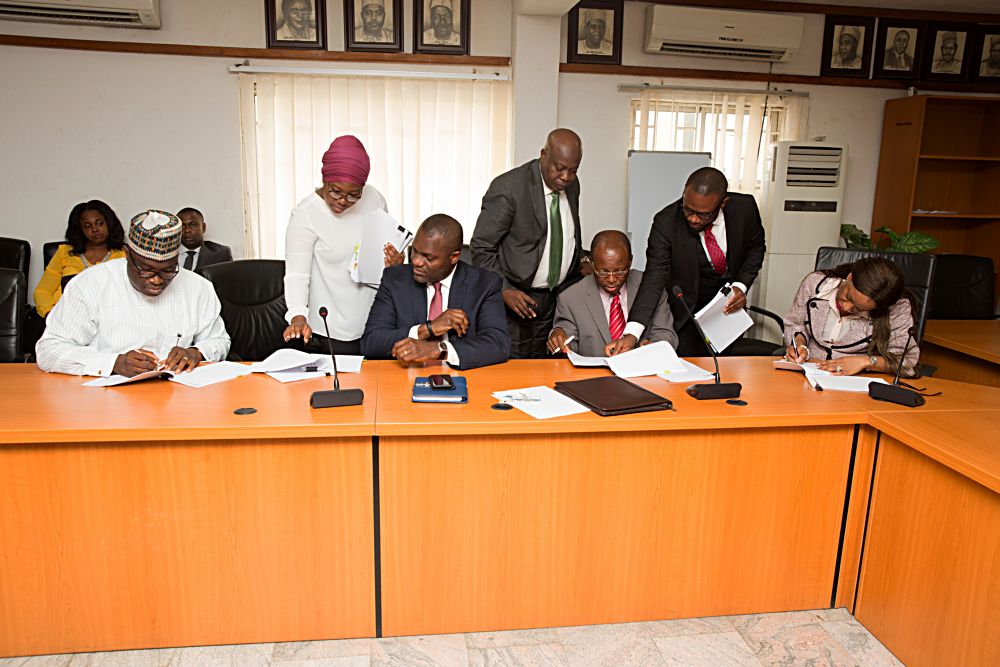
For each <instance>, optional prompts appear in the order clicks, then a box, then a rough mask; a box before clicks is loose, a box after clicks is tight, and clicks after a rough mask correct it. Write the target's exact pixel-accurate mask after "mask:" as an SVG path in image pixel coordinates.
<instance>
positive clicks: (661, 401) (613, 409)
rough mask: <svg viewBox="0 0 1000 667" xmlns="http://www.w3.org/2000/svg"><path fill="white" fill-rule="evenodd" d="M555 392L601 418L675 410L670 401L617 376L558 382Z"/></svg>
mask: <svg viewBox="0 0 1000 667" xmlns="http://www.w3.org/2000/svg"><path fill="white" fill-rule="evenodd" d="M555 389H556V391H558V392H559V393H561V394H565V395H567V396H569V397H570V398H572V399H573V400H574V401H577V402H578V403H582V404H583V405H586V406H587V407H588V408H590V409H591V410H593V411H594V412H596V413H597V414H599V415H601V416H602V417H614V416H615V415H629V414H632V413H633V412H653V411H654V410H670V409H672V408H673V403H671V402H670V399H669V398H663V397H662V396H660V395H659V394H654V393H653V392H651V391H647V390H645V389H643V388H642V387H640V386H639V385H636V384H632V383H631V382H629V381H628V380H623V379H622V378H620V377H616V376H610V377H608V376H606V377H596V378H590V379H589V380H573V381H572V382H556V385H555Z"/></svg>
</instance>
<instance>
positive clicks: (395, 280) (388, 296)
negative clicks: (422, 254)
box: [361, 262, 510, 370]
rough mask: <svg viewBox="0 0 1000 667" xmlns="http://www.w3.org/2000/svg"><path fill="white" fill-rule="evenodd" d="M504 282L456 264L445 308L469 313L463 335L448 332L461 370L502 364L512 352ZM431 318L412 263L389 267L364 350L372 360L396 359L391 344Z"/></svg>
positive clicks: (370, 316) (370, 319)
mask: <svg viewBox="0 0 1000 667" xmlns="http://www.w3.org/2000/svg"><path fill="white" fill-rule="evenodd" d="M501 284H502V283H501V280H500V276H498V275H497V274H495V273H492V272H490V271H485V270H483V269H477V268H475V267H472V266H469V265H468V264H466V263H465V262H459V263H458V264H457V265H456V266H455V274H454V277H453V278H452V281H451V290H450V291H449V292H448V304H447V306H445V310H447V309H448V308H460V309H461V310H463V311H465V314H466V315H467V316H468V318H469V330H468V331H467V332H466V334H465V335H464V336H457V335H455V332H453V331H452V332H449V333H448V342H449V343H451V344H452V346H453V347H454V348H455V352H457V353H458V359H459V366H458V368H459V370H466V369H469V368H478V367H480V366H489V365H491V364H499V363H503V362H504V361H507V359H508V357H510V334H508V333H507V314H506V312H505V310H504V304H503V298H502V297H501V296H500V288H501ZM426 320H427V286H426V285H424V284H421V283H418V282H417V281H415V280H414V279H413V270H412V267H411V266H410V265H409V264H402V265H400V266H393V267H390V268H388V269H386V270H385V272H384V273H383V274H382V284H381V285H379V288H378V292H377V293H376V294H375V303H373V304H372V309H371V311H370V312H369V313H368V322H367V324H365V333H364V334H363V335H362V336H361V353H362V354H363V355H365V356H366V357H368V358H369V359H391V358H392V346H393V345H394V344H395V343H396V342H397V341H400V340H402V339H404V338H406V337H407V336H409V334H410V329H411V328H412V327H413V326H415V325H418V324H423V323H424V322H425V321H426Z"/></svg>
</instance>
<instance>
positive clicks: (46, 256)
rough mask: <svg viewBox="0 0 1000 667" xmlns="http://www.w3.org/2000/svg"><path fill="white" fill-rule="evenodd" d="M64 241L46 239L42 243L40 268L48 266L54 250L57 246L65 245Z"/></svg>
mask: <svg viewBox="0 0 1000 667" xmlns="http://www.w3.org/2000/svg"><path fill="white" fill-rule="evenodd" d="M65 244H66V242H65V241H46V242H45V243H43V244H42V262H43V264H42V270H43V271H44V270H45V268H46V267H48V265H49V262H51V261H52V258H53V257H55V254H56V251H57V250H59V246H61V245H65Z"/></svg>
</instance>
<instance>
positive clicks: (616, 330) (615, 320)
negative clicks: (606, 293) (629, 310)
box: [608, 292, 625, 340]
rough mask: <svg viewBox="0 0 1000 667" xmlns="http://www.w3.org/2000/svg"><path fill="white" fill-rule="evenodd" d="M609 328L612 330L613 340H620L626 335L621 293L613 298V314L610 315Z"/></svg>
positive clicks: (617, 293)
mask: <svg viewBox="0 0 1000 667" xmlns="http://www.w3.org/2000/svg"><path fill="white" fill-rule="evenodd" d="M608 328H609V329H610V330H611V340H618V339H619V338H621V337H622V334H624V333H625V313H624V312H622V301H621V296H620V292H616V293H615V295H614V296H613V297H611V312H610V314H609V315H608Z"/></svg>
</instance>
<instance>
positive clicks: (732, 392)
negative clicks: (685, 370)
mask: <svg viewBox="0 0 1000 667" xmlns="http://www.w3.org/2000/svg"><path fill="white" fill-rule="evenodd" d="M685 391H686V392H687V393H688V395H689V396H691V397H692V398H696V399H698V400H699V401H709V400H714V399H718V398H739V397H740V392H741V391H743V385H741V384H740V383H739V382H718V383H715V382H713V383H711V384H693V385H691V386H690V387H688V388H687V389H685Z"/></svg>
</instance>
